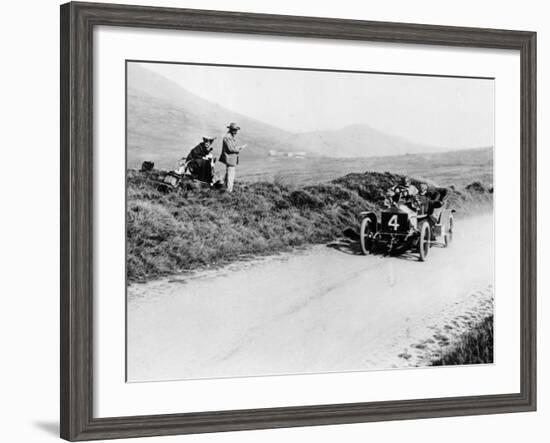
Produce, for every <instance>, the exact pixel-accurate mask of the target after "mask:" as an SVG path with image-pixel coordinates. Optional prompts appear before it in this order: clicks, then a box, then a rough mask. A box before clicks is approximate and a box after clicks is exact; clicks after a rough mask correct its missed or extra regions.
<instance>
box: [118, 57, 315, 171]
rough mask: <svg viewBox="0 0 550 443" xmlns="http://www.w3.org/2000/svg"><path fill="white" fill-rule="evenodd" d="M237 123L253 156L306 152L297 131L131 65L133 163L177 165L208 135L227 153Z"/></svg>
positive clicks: (129, 95) (129, 122)
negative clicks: (229, 132)
mask: <svg viewBox="0 0 550 443" xmlns="http://www.w3.org/2000/svg"><path fill="white" fill-rule="evenodd" d="M231 121H236V122H237V123H238V124H239V125H240V126H241V127H242V128H243V130H242V131H241V133H240V134H239V135H240V140H241V141H242V143H243V144H245V143H246V144H248V148H247V151H246V155H247V157H248V158H250V159H259V158H262V159H263V158H267V157H268V156H269V151H270V150H276V151H284V152H293V151H294V152H300V151H303V150H304V148H303V147H302V146H301V145H300V143H299V141H297V140H296V137H295V136H294V134H292V133H290V132H287V131H284V130H282V129H279V128H276V127H274V126H271V125H268V124H266V123H263V122H261V121H258V120H255V119H252V118H250V117H247V116H245V115H242V114H239V113H236V112H234V111H231V110H229V109H226V108H223V107H221V106H219V105H218V104H216V103H211V102H209V101H207V100H204V99H203V98H201V97H198V96H196V95H194V94H192V93H191V92H189V91H187V90H185V89H184V88H182V87H180V86H179V85H178V84H176V83H174V82H172V81H170V80H168V79H167V78H165V77H163V76H161V75H159V74H156V73H154V72H152V71H150V70H148V69H146V68H144V67H142V66H139V65H137V64H135V63H130V64H128V91H127V136H128V147H127V150H128V167H129V168H136V167H138V166H139V165H140V164H141V163H142V162H143V161H144V160H151V161H154V162H155V164H156V165H157V166H159V167H162V168H170V167H173V165H174V164H175V162H176V161H177V160H179V159H180V158H181V157H183V156H185V155H187V153H188V152H189V150H190V149H191V148H192V147H194V146H195V145H196V144H197V143H198V142H199V141H201V137H202V136H203V135H211V136H212V137H217V140H216V141H215V142H214V151H215V152H217V153H219V152H220V151H221V139H222V137H223V135H224V134H225V132H226V129H225V128H226V126H227V125H228V124H229V123H230V122H231Z"/></svg>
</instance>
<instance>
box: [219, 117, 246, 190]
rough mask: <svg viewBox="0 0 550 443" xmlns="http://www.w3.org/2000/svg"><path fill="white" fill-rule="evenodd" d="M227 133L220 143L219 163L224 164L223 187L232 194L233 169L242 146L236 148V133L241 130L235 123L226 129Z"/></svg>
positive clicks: (237, 161) (237, 162)
mask: <svg viewBox="0 0 550 443" xmlns="http://www.w3.org/2000/svg"><path fill="white" fill-rule="evenodd" d="M227 129H228V131H227V134H225V137H224V138H223V142H222V153H221V155H220V162H221V163H223V164H225V167H226V169H225V186H226V187H227V192H233V183H234V181H235V168H236V167H237V165H238V164H239V153H240V152H241V150H242V149H243V148H244V146H237V138H236V136H237V131H238V130H239V129H241V128H240V127H239V126H238V125H237V123H230V124H229V126H228V127H227Z"/></svg>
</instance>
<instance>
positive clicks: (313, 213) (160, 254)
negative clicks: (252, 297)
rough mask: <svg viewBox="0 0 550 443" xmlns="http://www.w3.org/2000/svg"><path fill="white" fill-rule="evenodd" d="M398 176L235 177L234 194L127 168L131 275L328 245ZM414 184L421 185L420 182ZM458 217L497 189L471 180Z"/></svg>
mask: <svg viewBox="0 0 550 443" xmlns="http://www.w3.org/2000/svg"><path fill="white" fill-rule="evenodd" d="M400 177H401V176H400V175H396V174H391V173H378V172H367V173H362V174H348V175H346V176H344V177H341V178H339V179H336V180H333V181H330V182H326V183H323V184H315V185H309V186H293V185H287V184H284V183H279V182H277V181H275V182H269V183H268V182H257V183H248V184H247V183H237V185H236V189H235V191H234V192H233V193H232V194H229V193H222V192H220V191H216V190H211V189H194V190H178V191H177V192H172V193H170V194H163V193H161V192H159V191H157V190H156V187H155V184H154V182H153V181H152V180H151V176H150V173H141V172H138V171H134V170H130V171H128V183H127V185H128V188H127V189H128V190H127V192H128V204H127V273H128V279H129V280H130V281H144V280H147V279H150V278H154V277H158V276H161V275H165V274H171V273H176V272H180V271H183V270H190V269H195V268H199V267H205V266H215V265H218V264H223V263H228V262H231V261H234V260H236V259H239V258H241V257H242V256H244V255H250V254H253V255H256V254H258V255H259V254H270V253H275V252H279V251H284V250H287V249H289V248H292V247H296V246H300V245H305V244H315V243H324V242H328V241H331V240H333V239H334V238H336V237H338V236H341V235H342V232H343V231H344V230H345V229H347V228H352V229H355V230H356V229H358V226H359V223H360V219H359V213H360V212H361V211H366V210H374V211H379V210H380V209H381V208H382V204H383V201H384V193H385V191H386V190H387V189H388V188H389V187H391V186H392V185H394V184H395V183H397V182H398V180H399V179H400ZM413 183H415V184H417V185H419V182H418V181H415V180H413ZM450 202H451V204H452V206H453V207H454V208H455V209H457V211H458V213H457V216H461V214H462V215H464V214H466V213H470V212H476V211H479V210H482V209H483V208H487V207H489V206H490V205H491V204H492V189H488V188H487V187H485V186H484V185H483V184H481V183H478V182H476V183H473V184H471V185H468V186H467V187H466V188H463V189H460V190H458V189H453V190H452V192H451V195H450Z"/></svg>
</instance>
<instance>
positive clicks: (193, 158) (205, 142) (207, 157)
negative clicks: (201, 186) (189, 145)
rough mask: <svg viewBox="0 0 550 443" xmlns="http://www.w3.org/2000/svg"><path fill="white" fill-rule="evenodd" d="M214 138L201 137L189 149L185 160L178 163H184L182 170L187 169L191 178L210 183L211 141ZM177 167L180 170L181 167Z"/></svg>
mask: <svg viewBox="0 0 550 443" xmlns="http://www.w3.org/2000/svg"><path fill="white" fill-rule="evenodd" d="M215 139H216V138H215V137H203V138H202V142H200V143H199V144H198V145H197V146H195V147H194V148H193V149H191V151H190V152H189V154H188V155H187V157H186V158H185V161H184V162H183V161H180V165H182V164H185V168H184V170H187V171H189V173H190V174H191V176H192V177H193V178H195V179H197V180H200V181H203V182H206V183H212V178H213V173H212V154H211V153H212V149H213V147H212V143H213V142H214V140H215ZM182 160H183V159H182ZM179 169H180V170H181V168H179ZM176 172H177V171H176Z"/></svg>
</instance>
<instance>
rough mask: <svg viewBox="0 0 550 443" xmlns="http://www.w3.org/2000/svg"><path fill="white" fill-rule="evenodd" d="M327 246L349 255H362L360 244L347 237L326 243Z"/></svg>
mask: <svg viewBox="0 0 550 443" xmlns="http://www.w3.org/2000/svg"><path fill="white" fill-rule="evenodd" d="M327 248H331V249H336V250H337V251H340V252H343V253H345V254H349V255H362V254H363V253H362V252H361V245H360V244H359V242H358V241H354V240H350V239H347V238H341V239H338V240H335V241H333V242H331V243H329V244H327Z"/></svg>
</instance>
